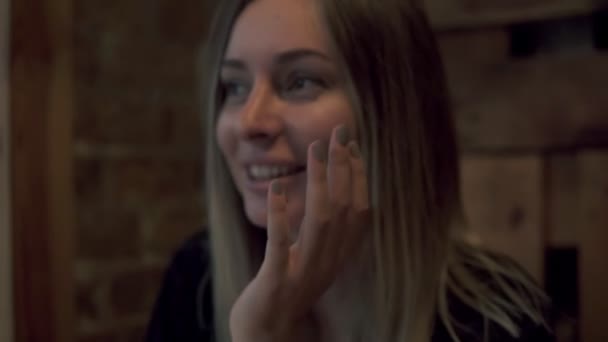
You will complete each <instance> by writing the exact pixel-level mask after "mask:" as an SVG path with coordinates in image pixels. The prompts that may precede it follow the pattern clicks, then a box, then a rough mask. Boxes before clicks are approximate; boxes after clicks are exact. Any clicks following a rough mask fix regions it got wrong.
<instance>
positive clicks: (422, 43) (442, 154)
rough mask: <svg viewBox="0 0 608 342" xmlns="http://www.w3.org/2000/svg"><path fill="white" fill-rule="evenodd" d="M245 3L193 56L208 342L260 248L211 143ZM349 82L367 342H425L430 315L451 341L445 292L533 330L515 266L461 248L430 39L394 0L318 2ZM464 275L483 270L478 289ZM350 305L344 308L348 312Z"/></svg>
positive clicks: (527, 291) (223, 335)
mask: <svg viewBox="0 0 608 342" xmlns="http://www.w3.org/2000/svg"><path fill="white" fill-rule="evenodd" d="M250 2H251V1H250V0H234V1H221V2H220V4H219V5H218V8H217V10H216V15H215V21H214V23H213V29H212V32H211V35H210V36H209V40H208V45H207V46H206V47H205V54H206V59H205V73H206V74H205V75H204V77H203V79H204V80H205V82H204V86H203V90H202V91H203V94H204V95H205V96H206V104H207V113H206V114H207V122H206V124H207V155H206V177H207V182H206V185H207V191H208V192H207V193H208V198H207V205H208V208H207V210H208V215H209V229H210V237H211V251H212V274H213V276H212V279H213V292H214V310H215V327H216V330H215V331H216V338H217V340H218V341H219V342H227V341H229V340H230V339H229V332H228V317H229V313H230V309H231V307H232V304H233V303H234V301H235V300H236V298H237V296H238V295H239V294H240V293H241V291H242V290H243V289H244V287H245V286H246V285H247V284H248V283H249V281H250V280H251V279H252V278H253V276H254V275H255V272H256V270H257V267H259V264H260V262H261V255H262V254H261V249H262V248H263V239H261V238H259V237H258V236H256V233H255V231H256V229H255V228H253V227H252V226H251V224H250V223H249V222H248V221H247V219H246V217H245V214H244V211H243V204H242V202H241V199H240V197H239V195H238V193H237V191H236V188H235V186H234V184H233V182H232V179H231V176H230V173H229V171H228V168H227V166H226V164H225V161H224V160H223V157H222V155H221V153H220V152H219V148H218V146H217V143H216V141H215V125H216V119H217V114H218V112H219V106H220V102H221V94H220V93H219V91H218V87H217V84H218V75H219V68H220V65H221V61H222V58H223V53H224V51H225V48H226V45H227V41H228V39H229V35H230V32H231V29H232V26H233V24H234V21H235V20H236V18H237V17H238V15H239V14H240V12H241V11H242V10H243V8H244V7H245V6H247V5H248V4H249V3H250ZM318 2H319V7H318V8H319V11H320V12H319V13H320V14H321V16H322V18H323V19H324V21H325V25H326V29H327V30H328V32H329V36H330V38H331V40H332V48H333V50H334V53H335V56H336V58H338V60H339V61H340V62H341V63H339V64H340V65H341V67H342V68H343V74H344V77H345V79H347V80H348V84H349V89H348V90H349V93H350V94H349V95H350V100H351V103H352V107H353V108H354V112H355V119H356V123H357V127H358V132H357V136H358V139H359V144H360V145H361V148H362V152H363V155H364V158H365V160H366V163H367V166H368V170H369V171H368V172H369V184H370V197H371V198H370V199H371V202H372V206H373V210H374V221H373V227H372V231H373V248H372V250H373V252H372V253H373V257H374V274H373V277H374V279H373V281H372V282H371V284H372V287H373V288H372V289H369V291H370V293H371V295H372V296H373V298H374V303H375V306H376V311H375V315H374V317H373V318H372V319H370V320H369V324H370V325H373V326H370V327H367V328H366V329H364V330H366V331H368V332H371V334H373V335H374V336H375V337H374V339H373V340H374V341H386V342H389V341H390V342H394V341H415V342H422V341H430V339H431V335H432V331H433V327H434V323H435V321H436V317H437V315H439V316H440V318H441V320H442V322H443V324H444V325H445V326H446V328H447V330H448V332H449V333H450V335H451V336H452V339H453V340H455V341H458V340H459V338H458V334H457V332H456V329H455V327H456V326H457V325H458V321H457V319H456V318H454V317H452V316H451V315H450V312H449V309H448V301H449V300H448V294H451V295H453V296H455V297H456V298H458V300H460V301H462V302H463V303H465V304H467V305H469V306H471V307H472V308H473V309H474V310H477V311H478V312H479V313H480V314H481V315H482V316H483V317H485V318H486V319H487V321H488V322H490V321H491V322H494V323H496V324H498V325H499V326H501V327H503V328H504V329H506V330H507V331H508V332H510V333H511V334H512V335H514V336H516V335H518V333H519V331H518V326H517V320H516V317H520V316H527V317H529V318H531V319H532V320H533V321H534V322H537V323H539V324H540V323H542V320H543V318H542V314H541V312H540V306H541V299H542V293H541V291H540V290H538V289H537V288H536V287H535V285H534V284H533V282H532V281H530V280H529V279H528V278H527V277H526V276H525V275H524V274H523V273H522V272H520V271H519V269H518V268H517V267H515V266H512V265H509V264H504V263H500V262H496V260H495V259H493V258H490V257H488V256H487V254H486V253H484V252H483V251H482V250H480V249H478V248H477V247H475V246H474V245H472V244H470V243H468V242H467V240H466V238H465V235H466V233H467V229H466V224H465V220H464V218H463V214H462V208H461V201H460V197H461V194H460V186H459V180H460V178H459V159H458V151H457V144H456V138H455V133H454V127H453V122H452V113H451V108H450V104H449V94H448V90H447V87H446V83H445V75H444V71H443V67H442V62H441V59H440V56H439V53H438V50H437V46H436V42H435V40H434V35H433V32H432V31H431V28H430V25H429V23H428V21H427V19H426V16H425V15H424V13H423V11H422V10H421V9H420V8H418V6H417V5H416V4H415V3H414V2H412V1H406V0H382V1H378V0H318ZM475 270H477V271H478V270H484V271H486V273H487V275H488V277H489V278H490V279H491V280H492V281H493V282H494V283H496V284H497V286H488V285H486V284H485V283H484V281H483V280H482V279H480V278H479V276H478V275H476V271H475ZM353 305H356V303H353Z"/></svg>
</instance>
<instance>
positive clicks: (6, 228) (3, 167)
mask: <svg viewBox="0 0 608 342" xmlns="http://www.w3.org/2000/svg"><path fill="white" fill-rule="evenodd" d="M8 13H9V1H8V0H0V341H6V342H12V341H13V330H14V328H13V325H14V319H13V305H12V298H13V290H12V285H13V284H12V281H13V277H12V245H11V218H10V214H11V203H10V194H9V191H10V188H11V186H10V184H11V181H10V175H9V163H10V155H9V152H10V145H9V143H10V130H9V111H8V110H9V105H8V98H9V93H8V92H9V75H8V68H9V53H8V47H9V46H8V37H9V29H10V26H9V25H10V24H9V23H10V18H9V16H8Z"/></svg>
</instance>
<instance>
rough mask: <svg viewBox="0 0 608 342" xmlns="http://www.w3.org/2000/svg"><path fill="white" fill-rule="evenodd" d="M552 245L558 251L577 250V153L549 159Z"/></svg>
mask: <svg viewBox="0 0 608 342" xmlns="http://www.w3.org/2000/svg"><path fill="white" fill-rule="evenodd" d="M547 166H548V167H547V177H548V179H547V183H546V184H547V189H546V192H545V200H546V205H547V209H548V213H547V220H548V222H547V226H548V227H550V229H549V231H548V232H547V233H548V234H549V244H550V245H551V246H552V247H557V248H576V247H577V246H578V239H579V233H580V232H579V226H580V219H581V215H580V186H581V175H580V168H579V163H578V155H577V154H576V153H559V154H555V155H551V156H548V157H547Z"/></svg>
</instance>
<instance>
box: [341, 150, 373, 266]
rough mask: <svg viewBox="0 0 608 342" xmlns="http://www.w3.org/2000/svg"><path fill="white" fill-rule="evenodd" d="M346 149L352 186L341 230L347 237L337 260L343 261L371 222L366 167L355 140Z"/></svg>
mask: <svg viewBox="0 0 608 342" xmlns="http://www.w3.org/2000/svg"><path fill="white" fill-rule="evenodd" d="M348 151H349V162H350V170H351V179H350V181H351V183H350V187H351V188H352V192H351V198H352V201H351V205H350V210H349V217H348V220H347V222H348V224H347V225H346V227H347V228H346V229H347V230H346V231H344V232H343V236H346V237H348V238H346V239H344V241H345V243H344V244H343V245H342V249H341V251H340V256H339V258H338V260H339V261H338V262H343V261H344V260H345V259H348V258H349V257H350V256H351V254H352V251H353V250H354V249H356V248H358V247H359V246H360V244H361V242H362V240H363V239H364V235H365V233H366V232H368V231H369V227H370V225H371V223H372V222H371V210H370V203H369V192H368V191H369V190H368V180H367V171H366V170H367V168H366V165H365V162H364V161H363V158H361V151H360V150H359V144H357V142H355V141H351V142H350V143H349V144H348Z"/></svg>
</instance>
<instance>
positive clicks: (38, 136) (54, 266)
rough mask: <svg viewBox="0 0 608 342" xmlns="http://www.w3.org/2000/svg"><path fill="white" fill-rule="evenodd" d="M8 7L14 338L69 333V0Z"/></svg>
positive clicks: (66, 336)
mask: <svg viewBox="0 0 608 342" xmlns="http://www.w3.org/2000/svg"><path fill="white" fill-rule="evenodd" d="M12 5H13V7H12V9H11V13H12V14H11V17H12V24H11V50H10V52H11V75H10V77H11V113H12V128H11V130H12V133H13V134H12V171H13V172H12V175H13V200H12V202H13V224H14V240H13V246H14V251H15V253H14V256H15V257H14V270H15V272H14V289H15V319H16V331H15V335H16V340H17V341H19V342H25V341H32V342H33V341H49V342H64V341H66V342H69V341H72V340H73V339H72V335H73V329H74V328H73V327H74V325H73V306H74V305H73V300H74V293H73V291H72V288H73V271H72V254H71V253H72V249H73V246H72V234H73V231H72V220H73V212H72V186H71V184H72V168H71V160H72V145H71V139H72V132H71V126H72V118H71V115H72V89H71V82H72V71H71V68H72V61H71V44H72V28H71V21H72V13H71V8H72V6H71V1H70V0H46V1H34V0H20V1H14V2H13V3H12Z"/></svg>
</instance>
